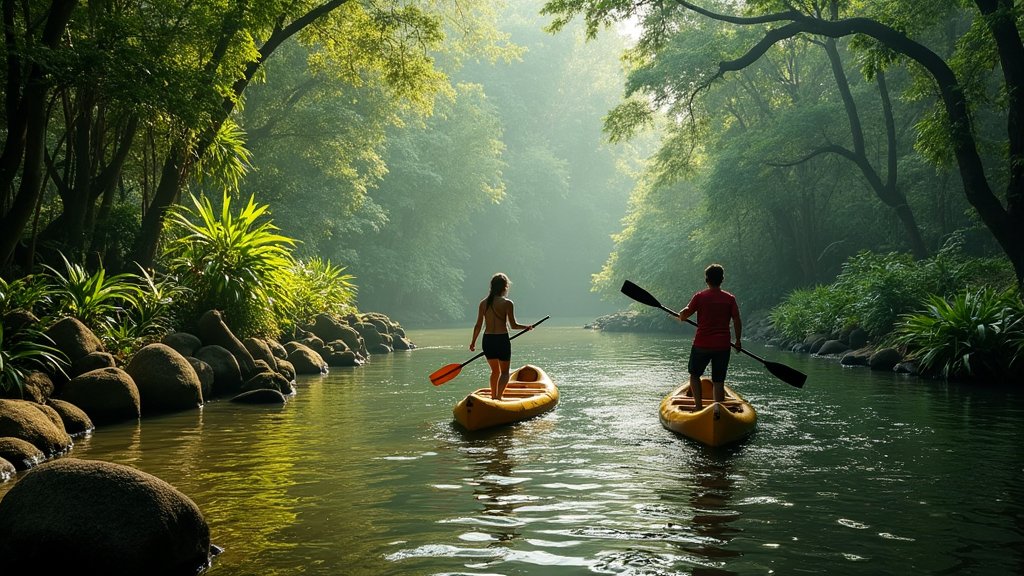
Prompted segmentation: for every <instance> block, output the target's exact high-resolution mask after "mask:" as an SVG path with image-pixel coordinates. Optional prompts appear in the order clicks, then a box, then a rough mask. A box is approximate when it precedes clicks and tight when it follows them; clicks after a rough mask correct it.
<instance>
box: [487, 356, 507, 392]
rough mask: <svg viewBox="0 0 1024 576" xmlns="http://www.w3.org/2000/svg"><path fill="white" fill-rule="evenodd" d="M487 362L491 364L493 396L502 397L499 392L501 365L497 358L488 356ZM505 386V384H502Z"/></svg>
mask: <svg viewBox="0 0 1024 576" xmlns="http://www.w3.org/2000/svg"><path fill="white" fill-rule="evenodd" d="M487 363H488V364H490V366H491V382H490V384H491V398H495V399H497V398H500V396H499V392H498V380H499V379H500V378H501V366H500V364H499V361H498V359H497V358H488V359H487ZM502 388H504V386H502Z"/></svg>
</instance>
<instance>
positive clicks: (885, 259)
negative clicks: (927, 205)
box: [769, 235, 1015, 342]
mask: <svg viewBox="0 0 1024 576" xmlns="http://www.w3.org/2000/svg"><path fill="white" fill-rule="evenodd" d="M1014 285H1015V277H1014V274H1013V269H1012V267H1011V266H1010V264H1009V262H1008V261H1007V260H1006V259H1005V258H978V257H970V256H967V255H966V254H965V253H964V250H963V243H962V241H961V240H960V238H959V236H956V235H954V236H953V237H952V238H951V240H950V241H949V242H947V243H946V245H945V246H944V247H943V249H942V250H940V251H939V252H938V253H936V254H935V255H934V256H932V257H931V258H927V259H924V260H914V259H913V258H912V257H911V256H910V255H909V254H900V253H895V252H891V253H886V254H875V253H872V252H867V251H865V252H860V253H858V254H856V255H854V256H852V257H850V258H849V259H848V260H847V261H846V263H845V264H843V270H842V272H841V273H840V274H839V276H838V277H837V278H836V281H835V282H833V283H832V284H829V285H827V286H819V287H816V288H814V289H810V290H808V289H804V290H796V291H794V292H792V293H790V294H789V296H787V298H786V299H785V300H784V301H783V302H782V303H781V304H779V305H778V306H776V307H775V308H774V309H773V310H772V311H771V313H770V316H769V317H770V318H771V320H772V323H773V325H774V326H775V329H776V330H778V331H779V332H780V333H781V334H782V335H783V336H784V337H786V338H788V339H790V340H802V339H803V338H805V337H806V336H808V335H810V334H814V333H825V334H838V333H840V332H841V331H842V330H844V329H848V328H854V327H859V328H862V329H863V330H865V331H866V332H867V333H868V335H869V337H870V338H871V339H872V340H874V341H876V342H882V341H885V340H887V339H888V338H889V337H890V335H891V334H892V333H893V330H894V329H895V328H896V327H897V324H898V322H899V321H900V318H901V316H903V315H905V314H909V313H911V312H914V311H916V310H919V309H921V308H922V307H923V306H924V305H925V303H926V302H927V301H928V299H929V297H930V296H931V295H933V294H934V295H937V296H939V297H944V298H948V297H951V296H952V295H953V294H955V293H956V292H957V291H959V290H962V289H963V287H965V286H982V287H991V288H992V289H994V290H997V291H1002V290H1006V289H1007V288H1009V287H1011V286H1014Z"/></svg>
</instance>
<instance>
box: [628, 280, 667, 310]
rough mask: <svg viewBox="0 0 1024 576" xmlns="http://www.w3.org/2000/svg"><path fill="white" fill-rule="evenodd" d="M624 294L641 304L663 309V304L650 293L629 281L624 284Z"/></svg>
mask: <svg viewBox="0 0 1024 576" xmlns="http://www.w3.org/2000/svg"><path fill="white" fill-rule="evenodd" d="M622 293H623V294H625V295H626V296H629V297H630V298H632V299H633V300H636V301H637V302H639V303H641V304H647V305H648V306H654V307H655V308H661V302H658V299H657V298H655V297H654V296H653V295H652V294H651V293H650V292H648V291H647V290H644V289H643V288H641V287H639V286H637V285H636V284H633V283H632V282H630V281H629V280H626V281H625V282H623V283H622Z"/></svg>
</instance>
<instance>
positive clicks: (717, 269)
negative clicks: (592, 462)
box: [704, 264, 725, 286]
mask: <svg viewBox="0 0 1024 576" xmlns="http://www.w3.org/2000/svg"><path fill="white" fill-rule="evenodd" d="M724 279H725V268H722V265H721V264H712V265H710V266H708V267H707V268H705V269H704V280H706V281H707V283H708V284H711V285H712V286H721V285H722V280H724Z"/></svg>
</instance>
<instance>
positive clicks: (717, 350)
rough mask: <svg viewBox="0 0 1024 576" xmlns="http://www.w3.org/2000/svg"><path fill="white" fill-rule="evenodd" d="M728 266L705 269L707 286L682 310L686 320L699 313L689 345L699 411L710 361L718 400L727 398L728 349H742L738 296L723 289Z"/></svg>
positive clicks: (741, 323) (693, 385) (694, 398)
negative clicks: (703, 378) (702, 380)
mask: <svg viewBox="0 0 1024 576" xmlns="http://www.w3.org/2000/svg"><path fill="white" fill-rule="evenodd" d="M724 279H725V269H724V268H722V266H721V265H719V264H712V265H710V266H708V267H707V268H705V269H704V282H705V283H706V284H707V285H708V287H707V289H706V290H701V291H700V292H697V293H696V294H694V295H693V298H691V299H690V303H689V304H687V305H686V308H683V309H682V310H681V311H680V312H679V319H680V320H686V319H687V318H689V317H690V316H691V315H692V314H697V334H696V335H694V337H693V346H692V347H691V348H690V362H689V366H687V370H688V371H689V372H690V390H692V391H693V400H694V405H695V409H696V410H700V409H701V408H702V404H701V392H702V390H701V384H700V377H701V376H703V375H704V370H705V369H706V368H707V367H708V364H709V363H710V364H711V382H712V383H713V384H714V385H715V398H714V401H715V402H722V401H724V400H725V374H726V371H727V370H728V369H729V354H730V350H729V348H730V347H731V346H735V347H736V349H737V350H742V349H743V343H742V341H741V339H740V338H741V336H742V334H743V322H742V321H741V320H740V308H739V305H737V304H736V297H735V296H733V295H732V294H730V293H728V292H726V291H725V290H722V281H723V280H724ZM730 320H731V321H732V327H733V330H734V331H735V332H736V343H735V344H730V338H729V321H730Z"/></svg>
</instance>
